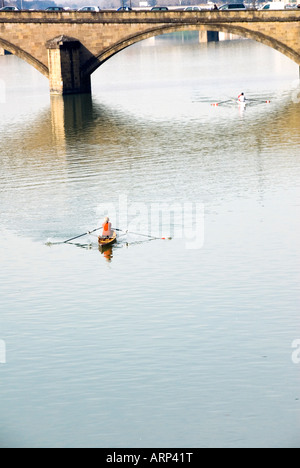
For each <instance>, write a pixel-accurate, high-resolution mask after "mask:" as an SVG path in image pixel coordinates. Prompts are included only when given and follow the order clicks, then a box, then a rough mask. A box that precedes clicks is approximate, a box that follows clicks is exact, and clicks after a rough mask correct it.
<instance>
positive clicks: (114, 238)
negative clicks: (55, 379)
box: [98, 231, 117, 248]
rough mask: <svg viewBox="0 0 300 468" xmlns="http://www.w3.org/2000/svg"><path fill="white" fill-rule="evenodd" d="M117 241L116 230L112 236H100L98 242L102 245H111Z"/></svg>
mask: <svg viewBox="0 0 300 468" xmlns="http://www.w3.org/2000/svg"><path fill="white" fill-rule="evenodd" d="M115 242H117V233H116V232H115V231H114V232H113V235H112V237H108V238H107V237H101V236H99V237H98V243H99V245H100V247H102V248H103V247H109V246H111V245H113V244H114V243H115Z"/></svg>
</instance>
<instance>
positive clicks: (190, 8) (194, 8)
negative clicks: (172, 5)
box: [184, 6, 201, 11]
mask: <svg viewBox="0 0 300 468" xmlns="http://www.w3.org/2000/svg"><path fill="white" fill-rule="evenodd" d="M200 10H201V8H199V7H197V6H189V7H186V8H185V9H184V11H200Z"/></svg>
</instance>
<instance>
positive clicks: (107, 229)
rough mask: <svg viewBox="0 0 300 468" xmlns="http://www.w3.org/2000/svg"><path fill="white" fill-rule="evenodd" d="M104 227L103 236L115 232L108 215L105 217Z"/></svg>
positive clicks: (108, 235) (110, 235)
mask: <svg viewBox="0 0 300 468" xmlns="http://www.w3.org/2000/svg"><path fill="white" fill-rule="evenodd" d="M102 227H103V232H102V237H112V234H113V233H112V228H111V223H110V222H109V217H108V216H106V218H105V219H104V222H103V224H102Z"/></svg>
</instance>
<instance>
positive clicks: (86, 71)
mask: <svg viewBox="0 0 300 468" xmlns="http://www.w3.org/2000/svg"><path fill="white" fill-rule="evenodd" d="M179 31H219V32H226V33H231V34H236V35H238V36H241V37H244V38H247V39H252V40H254V41H256V42H260V43H262V44H264V45H267V46H269V47H271V48H273V49H275V50H277V51H279V52H281V53H282V54H284V55H286V56H287V57H288V58H290V59H291V60H293V61H294V62H296V63H297V64H298V65H299V66H300V55H299V54H298V53H297V52H296V51H294V50H293V49H291V48H290V47H288V46H287V45H285V44H283V43H282V42H280V41H279V40H276V39H274V38H271V37H269V36H267V35H266V34H263V33H261V32H258V31H252V30H250V29H247V28H245V27H241V26H233V25H224V24H215V25H209V26H203V25H201V26H200V27H199V26H191V25H180V26H179V25H175V26H169V25H168V26H160V27H158V28H153V29H149V30H147V31H144V32H142V33H140V34H136V35H132V36H128V37H127V38H124V39H123V40H121V41H119V42H116V43H115V44H113V45H112V46H110V47H108V48H107V49H105V50H104V51H103V50H102V51H101V52H99V53H98V54H96V55H95V56H94V57H93V58H91V59H90V60H89V61H88V62H87V63H85V64H84V65H83V67H82V70H81V72H82V74H83V75H84V76H85V75H91V74H92V73H94V72H95V71H96V70H97V69H98V68H99V67H100V66H101V65H103V64H104V63H105V62H106V61H107V60H109V59H110V58H112V57H113V56H114V55H116V54H118V53H119V52H121V51H122V50H124V49H126V48H127V47H130V46H131V45H133V44H136V43H138V42H141V41H143V40H145V39H149V38H151V37H155V36H160V35H163V34H168V33H174V32H179Z"/></svg>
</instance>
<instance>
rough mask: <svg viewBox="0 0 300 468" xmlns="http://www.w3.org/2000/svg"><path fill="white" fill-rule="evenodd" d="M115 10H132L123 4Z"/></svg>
mask: <svg viewBox="0 0 300 468" xmlns="http://www.w3.org/2000/svg"><path fill="white" fill-rule="evenodd" d="M117 11H132V8H130V7H128V6H124V7H120V8H118V9H117Z"/></svg>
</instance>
